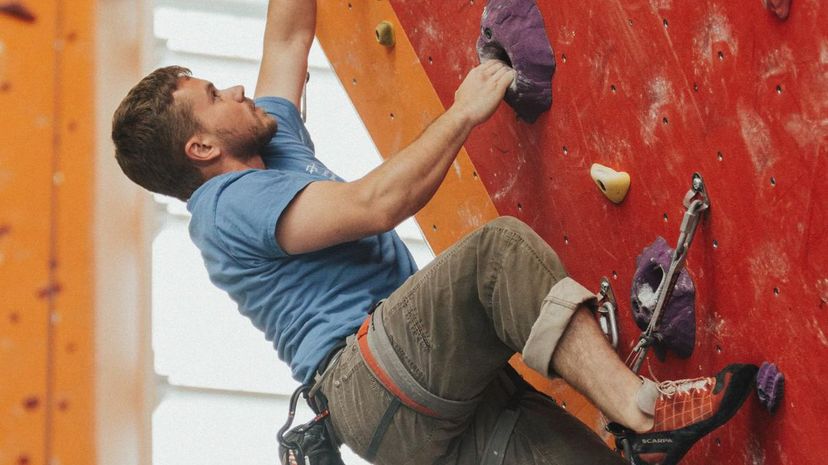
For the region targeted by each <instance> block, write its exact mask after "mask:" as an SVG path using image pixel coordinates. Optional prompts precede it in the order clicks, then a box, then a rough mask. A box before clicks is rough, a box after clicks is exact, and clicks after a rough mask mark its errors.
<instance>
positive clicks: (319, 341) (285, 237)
mask: <svg viewBox="0 0 828 465" xmlns="http://www.w3.org/2000/svg"><path fill="white" fill-rule="evenodd" d="M315 17H316V2H315V1H313V0H271V2H270V5H269V8H268V17H267V26H266V30H265V39H264V55H263V59H262V63H261V69H260V73H259V78H258V82H257V87H256V92H255V96H256V100H255V101H252V100H250V99H248V98H246V97H245V94H244V89H243V88H241V87H240V86H237V87H232V88H229V89H223V90H219V89H216V88H215V87H214V86H213V85H212V84H211V83H210V82H208V81H205V80H201V79H197V78H195V77H192V76H190V75H189V72H188V70H186V69H184V68H179V67H168V68H162V69H159V70H156V71H155V72H153V73H151V74H150V75H149V76H147V77H146V78H144V79H143V80H142V81H141V82H140V83H139V84H137V85H136V86H135V87H134V88H133V89H132V90H131V91H130V92H129V94H128V95H127V96H126V98H125V99H124V101H123V102H122V103H121V105H120V107H119V108H118V110H117V111H116V113H115V116H114V119H113V129H112V137H113V140H114V142H115V146H116V158H117V160H118V162H119V164H120V166H121V167H122V169H123V171H124V172H125V173H126V175H127V176H128V177H129V178H130V179H132V180H133V181H135V182H136V183H138V184H139V185H141V186H143V187H145V188H147V189H149V190H151V191H153V192H158V193H162V194H166V195H171V196H174V197H178V198H180V199H182V200H185V201H187V206H188V209H189V210H190V212H191V213H192V220H191V225H190V234H191V237H192V239H193V241H194V242H195V244H196V245H197V246H198V247H199V249H200V250H201V252H202V255H203V258H204V261H205V264H206V266H207V269H208V271H209V274H210V277H211V279H212V281H213V282H214V283H215V284H216V285H217V286H219V287H220V288H222V289H224V290H225V291H226V292H228V293H229V294H230V296H231V297H232V298H233V299H234V300H235V301H236V302H237V303H238V305H239V310H240V311H241V313H242V314H244V315H245V316H247V317H248V318H250V319H251V321H252V322H253V324H254V325H256V326H257V327H258V328H259V329H261V330H263V331H264V333H265V336H266V338H267V339H268V340H270V341H272V342H273V343H274V346H275V347H276V349H277V350H278V353H279V356H280V357H281V358H282V359H283V360H285V361H286V362H287V363H289V364H290V367H291V369H292V372H293V375H294V377H295V378H296V379H297V380H299V381H301V382H303V383H315V385H314V393H315V396H316V397H319V398H320V399H326V400H327V405H328V408H329V411H330V421H331V425H332V431H333V434H334V435H335V437H336V439H337V440H338V441H341V442H344V443H346V444H348V445H349V446H350V447H351V448H352V449H353V450H354V451H355V452H357V453H358V454H359V455H361V456H363V457H366V458H367V459H368V460H369V461H374V462H376V463H383V464H403V463H411V464H429V463H457V464H476V463H481V461H484V460H485V461H486V462H484V463H509V464H529V463H538V464H541V463H544V464H545V463H549V464H552V463H554V464H620V463H624V461H623V460H622V459H621V457H620V456H618V455H617V454H615V453H614V452H612V451H611V450H610V449H609V448H607V447H606V446H605V445H604V444H603V443H602V442H601V441H600V440H599V438H598V437H597V436H596V435H595V434H594V433H592V432H591V431H590V430H589V429H588V428H587V427H586V426H584V425H583V424H581V423H580V422H579V421H578V420H576V419H574V418H573V417H571V416H569V415H568V414H566V413H565V411H563V410H562V409H561V408H559V407H557V406H556V405H555V404H554V402H552V401H551V400H550V399H548V398H546V397H544V396H542V395H540V394H538V393H536V392H534V391H533V390H531V389H529V390H525V389H523V388H522V387H521V383H520V381H519V380H516V379H514V377H510V376H508V375H507V373H508V372H509V369H508V364H507V361H508V359H509V358H510V357H511V355H512V354H513V353H515V352H520V353H522V355H523V357H524V360H525V361H526V363H527V364H528V365H529V366H530V367H532V368H534V369H536V370H538V371H540V372H541V373H543V374H546V375H548V376H560V377H562V378H564V379H565V380H566V381H567V382H569V383H570V384H571V385H572V386H573V387H574V388H575V389H577V390H578V391H580V392H581V393H583V394H584V395H585V396H586V397H588V398H589V399H590V400H591V401H592V402H593V403H595V405H596V406H598V407H599V408H600V409H601V411H602V412H603V413H604V414H605V415H606V416H607V418H608V419H610V420H611V421H613V422H617V423H619V424H621V425H624V427H625V429H623V431H624V433H623V434H625V435H626V436H627V438H628V440H629V443H630V445H631V451H632V454H633V456H634V457H636V460H638V461H637V462H636V463H653V464H655V463H665V464H666V463H670V464H672V463H676V462H678V460H679V459H680V458H681V457H682V456H683V455H684V454H685V453H686V451H687V450H688V449H689V447H690V446H691V445H692V444H693V443H694V442H695V441H696V440H698V439H699V438H700V437H702V436H703V435H705V434H707V433H708V432H710V431H711V430H712V429H713V428H716V427H718V426H720V425H721V424H723V423H724V422H726V421H727V420H728V419H729V418H730V417H732V416H733V415H734V414H735V412H736V411H737V410H738V408H739V406H740V405H741V404H742V403H743V401H744V399H745V397H746V396H747V395H748V393H749V391H750V387H751V384H752V381H753V377H754V374H755V370H756V368H755V367H754V366H752V365H731V366H729V367H727V368H725V369H724V370H722V371H721V372H720V373H719V374H718V375H717V376H715V377H711V378H700V379H694V380H683V381H671V382H664V383H660V384H656V383H653V382H652V381H649V380H642V379H641V378H639V377H638V376H637V375H635V374H634V373H633V372H631V371H630V370H629V369H628V368H627V367H626V366H625V365H624V364H623V363H622V362H621V361H620V360H619V359H618V357H617V356H616V354H615V352H614V351H613V350H612V349H611V348H610V346H609V344H608V343H607V341H606V339H605V338H604V335H603V334H602V333H601V332H600V330H599V329H598V327H597V325H596V323H595V320H594V319H593V317H592V315H591V313H590V308H591V307H592V306H594V304H595V298H594V295H593V294H592V293H590V292H589V291H587V290H586V289H585V288H584V287H582V286H581V285H579V284H578V283H576V282H575V281H574V280H572V279H571V278H569V277H567V275H566V273H565V271H564V268H563V265H562V264H561V262H560V261H559V259H558V257H557V256H556V255H555V252H554V251H553V250H552V249H551V248H550V247H549V246H548V245H547V244H546V243H545V242H544V241H543V240H542V239H541V238H540V237H539V236H538V235H536V234H535V233H534V232H533V231H532V230H531V229H530V228H529V227H528V226H526V225H524V224H523V223H520V222H519V221H517V220H515V219H512V218H501V219H498V220H495V221H493V222H491V223H489V224H487V225H486V226H484V227H482V228H480V229H478V230H477V231H475V232H473V233H471V234H470V235H469V236H467V237H465V238H463V239H462V240H460V241H459V242H458V243H457V244H455V245H454V246H453V247H452V248H450V249H449V250H448V251H446V252H445V253H443V254H441V255H440V256H439V257H437V258H436V259H435V260H434V261H433V262H432V263H431V264H430V265H429V266H428V267H426V268H425V269H423V270H422V271H419V272H418V271H416V266H415V265H414V262H413V260H412V258H411V256H410V255H409V253H408V251H407V250H406V248H405V246H404V245H403V244H402V242H401V241H400V240H399V238H398V237H397V236H396V234H395V233H394V232H393V231H392V229H393V228H394V227H395V226H396V225H397V224H399V223H400V222H401V221H402V220H403V219H405V218H407V217H409V216H411V215H413V214H414V213H415V212H417V211H418V210H419V209H420V208H422V207H423V205H425V204H426V203H427V202H428V201H429V199H430V198H431V197H432V195H433V194H434V192H435V191H436V189H437V187H438V186H439V185H440V183H441V181H442V179H443V177H444V176H445V174H446V172H447V170H448V169H449V167H450V166H451V164H452V162H453V161H454V158H455V156H456V154H457V152H458V151H459V149H460V147H461V146H462V144H463V143H464V141H465V140H466V137H467V136H468V134H469V133H470V131H471V130H472V129H473V128H474V127H475V126H477V125H479V124H480V123H482V122H484V121H486V120H487V119H488V118H489V117H490V116H491V115H492V113H493V112H494V111H495V109H496V108H497V106H498V104H499V102H500V101H501V99H502V98H503V95H504V93H505V91H506V88H507V87H508V86H509V84H510V83H511V82H512V80H513V78H514V72H513V71H512V70H511V69H509V68H508V67H507V66H505V65H504V64H503V63H501V62H498V61H488V62H486V63H483V64H481V65H480V66H477V67H475V68H474V69H472V70H471V71H470V72H469V73H468V75H467V77H466V78H465V80H464V81H463V83H462V84H461V85H460V86H459V88H458V89H457V92H456V94H455V101H454V104H453V105H452V106H451V107H450V108H449V109H448V110H447V111H446V112H445V113H444V114H443V115H442V116H440V117H439V118H437V120H435V121H434V122H433V123H432V124H431V126H430V127H428V129H426V130H425V132H423V134H422V135H421V136H420V137H419V138H417V140H415V141H414V142H412V143H411V145H409V146H408V147H406V148H405V149H403V150H402V151H400V152H399V153H397V154H396V155H394V156H392V157H390V158H389V159H388V160H387V161H385V163H383V164H382V165H380V166H379V167H378V168H376V169H374V170H373V171H371V172H369V173H368V174H366V175H365V176H364V177H362V178H360V179H358V180H356V181H353V182H342V181H341V180H340V179H338V178H336V177H335V176H332V175H331V176H328V177H325V176H323V175H321V174H320V172H325V171H326V170H324V169H322V170H319V169H317V170H308V169H307V168H308V167H309V166H316V167H322V164H321V162H319V160H317V159H316V158H315V155H314V148H313V144H312V142H311V140H310V136H309V135H308V133H307V131H306V129H305V127H304V125H303V123H302V120H301V118H300V115H299V113H298V111H297V106H298V104H299V101H300V97H301V92H302V88H303V83H304V80H305V76H306V72H307V56H308V51H309V48H310V45H311V42H312V40H313V37H314V31H315V22H316V20H315ZM371 310H372V312H371V313H370V314H369V311H371ZM509 412H511V413H509ZM619 428H620V427H619ZM504 450H505V452H504Z"/></svg>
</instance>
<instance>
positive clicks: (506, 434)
mask: <svg viewBox="0 0 828 465" xmlns="http://www.w3.org/2000/svg"><path fill="white" fill-rule="evenodd" d="M378 306H379V304H378V305H376V306H375V308H376V307H378ZM373 310H374V309H372V311H371V313H370V314H369V315H368V318H366V319H365V321H364V322H363V324H362V326H361V327H360V328H359V331H358V332H357V344H358V345H359V351H360V355H361V356H362V359H363V361H364V362H365V365H366V366H367V367H368V369H369V371H370V372H371V373H372V374H373V376H374V378H376V380H377V381H378V382H379V383H380V384H381V385H382V386H383V387H384V388H385V389H386V390H387V391H388V392H389V393H390V394H391V395H392V396H393V399H392V401H391V403H390V404H389V405H388V407H387V408H386V410H385V413H384V414H383V416H382V418H381V419H380V421H379V423H378V425H377V427H376V428H375V429H374V433H373V435H372V437H371V440H370V442H369V445H368V450H367V451H366V453H365V458H366V459H367V460H368V461H372V460H374V458H375V457H376V454H377V452H378V451H379V447H380V445H381V444H382V439H383V437H384V436H385V432H386V431H387V430H388V427H389V425H390V424H391V422H392V421H393V418H394V416H395V415H396V413H397V411H399V409H400V407H401V406H403V405H404V406H406V407H408V408H410V409H412V410H414V411H416V412H418V413H420V414H422V415H426V416H429V417H433V418H443V419H457V418H462V417H464V416H467V415H470V414H471V413H472V412H473V411H474V409H475V408H476V406H477V403H478V401H479V398H473V399H470V400H466V401H456V400H449V399H444V398H442V397H439V396H437V395H435V394H433V393H431V392H430V391H429V390H428V389H427V388H425V387H424V386H423V385H421V384H420V383H419V382H418V381H417V380H416V379H414V377H413V376H412V375H411V373H410V372H409V371H408V369H407V368H406V367H405V365H403V363H402V361H401V360H400V358H399V356H398V355H397V353H396V351H395V350H394V347H393V346H392V345H391V340H390V339H389V338H388V334H387V333H386V330H385V325H384V323H383V321H382V316H381V315H380V314H378V313H375V312H374V311H373ZM505 373H506V375H508V376H509V379H510V381H511V384H512V385H513V386H514V391H513V395H512V398H511V400H510V403H509V405H508V406H507V407H506V408H505V409H504V410H503V411H502V412H501V413H500V416H499V417H498V419H497V422H496V423H495V427H494V429H493V430H492V433H491V436H490V437H489V439H488V441H487V444H486V449H485V451H484V454H483V458H482V461H481V465H502V463H503V459H504V453H505V451H506V447H507V445H508V443H509V440H510V438H511V436H512V431H513V430H514V427H515V424H516V423H517V420H518V418H519V416H520V410H519V409H518V404H519V401H520V399H521V397H522V396H523V393H524V392H525V391H526V389H527V386H528V385H527V384H526V382H525V381H523V379H522V378H520V375H518V374H517V373H516V372H514V371H513V370H512V369H511V368H510V367H508V366H507V368H506V370H505Z"/></svg>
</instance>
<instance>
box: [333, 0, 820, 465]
mask: <svg viewBox="0 0 828 465" xmlns="http://www.w3.org/2000/svg"><path fill="white" fill-rule="evenodd" d="M319 3H320V10H321V11H320V19H319V27H318V37H319V39H320V41H321V43H322V45H323V48H324V49H325V51H326V53H327V54H328V56H329V58H330V59H331V61H332V63H333V65H334V68H335V69H336V71H337V73H338V75H339V77H340V79H341V80H342V82H343V84H344V85H345V87H346V89H347V90H348V92H349V93H350V95H351V97H352V100H353V101H354V104H355V106H356V107H357V109H358V111H359V112H360V114H361V115H362V118H363V120H364V121H365V124H366V126H367V127H368V129H369V131H370V132H371V134H372V136H373V137H374V140H375V142H376V143H377V146H378V148H379V149H380V151H381V153H382V154H383V155H384V156H388V155H391V154H393V153H394V152H396V151H397V150H399V149H400V148H402V147H403V146H405V144H407V143H408V142H410V141H411V140H413V138H414V137H416V136H417V134H419V133H420V132H421V131H422V129H423V128H424V127H425V126H426V125H427V124H428V122H430V121H431V120H433V119H434V118H435V117H436V116H437V115H439V114H440V113H441V112H442V111H443V110H444V109H445V108H446V107H448V106H450V105H451V103H452V100H453V95H454V91H455V89H456V88H457V86H458V85H459V84H460V82H461V81H462V79H463V77H464V76H465V74H466V73H467V72H468V70H469V69H471V68H472V67H473V66H475V65H476V64H477V62H478V59H477V52H476V50H475V44H476V42H477V39H478V37H479V35H480V33H481V31H480V19H481V15H482V12H483V8H484V6H485V2H483V1H482V0H457V1H445V0H418V1H412V0H351V1H348V0H320V2H319ZM771 3H774V4H776V3H780V2H779V1H777V0H772V1H771ZM783 3H784V2H783ZM538 7H539V10H540V13H541V15H542V17H543V19H544V22H545V29H546V32H547V35H548V37H549V40H550V42H551V44H552V46H553V47H554V51H555V59H556V63H557V72H556V74H555V78H554V81H553V85H552V87H553V96H554V104H553V107H552V109H551V111H550V112H548V113H545V114H544V115H542V116H541V117H540V118H539V119H538V120H537V121H536V122H535V123H534V124H527V123H525V122H522V121H520V120H518V119H516V117H515V113H514V112H513V111H512V110H511V109H510V108H508V107H507V106H505V105H503V106H502V107H501V108H500V109H499V110H498V112H497V113H496V114H495V116H494V117H493V118H492V119H491V120H490V121H489V122H487V123H486V124H484V125H482V126H480V127H479V128H478V129H476V130H475V131H474V132H473V133H472V135H471V136H470V137H469V139H468V141H467V143H466V145H465V148H464V150H463V151H462V152H461V154H460V157H459V158H458V162H457V163H456V164H455V166H454V169H453V170H452V171H451V172H450V173H449V175H448V177H447V180H446V183H445V185H444V186H443V188H441V190H440V191H439V192H438V195H437V196H436V197H435V199H434V201H433V202H432V203H431V204H430V205H429V206H428V207H427V208H426V209H425V210H424V211H423V213H421V214H420V215H418V220H419V222H420V225H421V226H422V228H423V230H424V232H425V233H426V235H427V237H428V239H429V241H430V243H431V244H432V247H433V248H434V249H435V252H439V251H441V250H443V249H444V248H445V247H446V246H448V245H449V244H451V243H452V242H453V241H455V240H456V239H458V238H459V237H460V236H461V235H462V234H464V233H465V232H467V231H469V230H471V229H473V228H475V227H477V226H479V225H480V224H482V223H484V222H485V221H486V220H488V219H490V218H492V217H494V216H495V215H496V214H500V215H512V216H515V217H517V218H520V219H522V220H523V221H525V222H526V223H528V224H529V225H531V226H532V227H533V228H534V229H535V230H536V231H537V232H538V233H540V234H541V236H543V237H544V238H545V239H546V240H547V241H548V242H549V244H550V245H552V246H553V247H554V248H555V249H556V250H557V251H558V252H559V254H560V256H561V257H562V259H563V260H564V262H565V263H566V265H567V268H568V270H569V272H570V274H571V275H573V276H574V277H575V278H576V279H578V280H579V281H581V282H582V283H584V284H585V285H587V286H591V287H594V288H595V289H596V291H597V290H598V286H599V282H600V278H601V277H602V276H608V277H609V278H610V281H611V284H612V286H613V289H614V291H615V293H616V295H617V296H618V297H619V307H620V308H619V311H620V315H619V317H620V322H621V343H620V346H619V352H620V353H621V355H622V356H626V355H627V353H628V352H629V350H630V348H631V347H632V346H633V345H634V344H635V342H636V339H637V336H638V334H639V330H638V328H637V327H636V326H635V325H634V323H633V321H632V317H631V314H630V300H629V295H630V286H631V281H632V276H633V273H634V272H635V259H636V257H637V255H638V254H639V253H640V252H641V250H642V249H643V248H644V247H646V246H647V245H649V244H651V243H652V242H653V241H654V240H655V238H656V237H657V236H663V237H664V238H666V239H667V241H668V242H670V244H672V245H673V246H675V243H676V240H677V238H678V233H679V226H680V223H681V219H682V215H683V213H684V207H683V206H682V198H683V196H684V195H685V193H686V192H687V191H688V189H689V188H690V181H691V176H692V174H693V173H694V172H699V173H701V175H702V176H703V177H704V180H705V184H706V187H707V191H708V194H709V196H710V202H711V208H710V210H709V212H708V213H707V214H706V216H705V218H704V220H703V222H702V223H701V224H700V226H699V231H698V233H697V235H696V238H695V241H694V243H693V246H692V248H691V250H690V254H689V259H688V261H687V269H688V270H689V273H690V275H691V277H692V278H693V280H694V281H695V285H696V288H697V291H696V292H697V296H696V325H697V326H696V333H697V334H696V342H695V347H694V352H693V354H692V356H691V357H690V358H689V359H678V358H675V357H672V356H668V358H667V359H666V360H665V361H664V362H660V361H658V360H657V359H655V358H652V357H651V360H652V362H651V363H650V364H645V369H644V373H645V374H646V373H647V372H648V370H649V369H648V365H649V366H650V367H651V369H652V372H653V373H654V374H655V375H657V376H658V377H659V378H660V379H665V378H667V379H669V378H672V377H693V376H699V375H704V374H708V373H712V372H714V371H717V370H718V369H720V368H722V367H723V366H725V365H727V364H728V363H732V362H752V363H757V364H759V363H761V362H763V361H771V362H774V363H776V364H777V365H778V366H779V368H780V369H781V370H782V372H783V373H784V374H785V376H786V381H787V384H786V392H785V397H784V398H783V399H782V401H781V403H780V405H779V407H778V408H777V410H776V411H775V413H773V414H771V413H769V412H767V411H766V410H764V409H763V407H762V406H761V405H760V404H759V402H758V401H757V400H756V398H755V397H754V398H751V399H749V400H748V402H747V405H746V408H744V409H743V410H742V411H741V412H740V413H739V414H738V415H737V416H736V417H735V418H734V419H733V420H732V421H731V422H730V423H729V424H728V425H727V426H725V427H724V428H722V429H720V430H718V431H716V432H715V433H714V434H712V435H711V436H709V437H708V438H706V439H704V440H703V441H701V442H700V443H699V444H697V445H696V447H695V448H694V449H693V451H692V452H691V453H690V455H688V458H687V460H686V461H685V462H684V463H690V464H702V463H717V464H733V465H736V464H739V465H741V464H767V465H781V464H814V465H816V464H821V463H823V462H824V456H825V454H826V452H828V451H827V450H826V446H825V444H826V443H828V432H826V430H825V429H824V428H821V421H822V418H821V416H822V415H824V414H825V412H826V411H828V408H827V407H828V401H826V400H825V399H826V397H827V395H828V391H826V389H825V387H824V380H825V379H826V377H828V363H826V357H828V336H827V335H826V332H828V242H827V241H825V240H824V236H825V235H826V233H828V198H827V197H826V196H825V195H823V192H822V191H823V184H822V180H823V179H824V177H825V173H826V172H828V4H825V3H824V2H820V1H819V0H798V1H797V0H794V2H793V4H792V5H791V11H790V16H789V17H788V18H787V19H786V20H783V19H780V18H779V17H778V16H777V15H776V14H774V12H772V11H769V10H768V9H766V8H765V6H764V4H763V2H762V1H761V0H750V1H747V0H745V1H740V2H732V1H725V0H702V1H699V2H689V1H688V2H680V1H672V0H648V1H640V0H639V1H635V0H634V1H629V2H608V1H603V0H578V1H574V0H555V1H553V0H539V1H538ZM381 21H388V22H389V23H390V24H391V25H392V27H393V28H394V33H395V45H394V46H393V47H391V46H386V45H382V44H379V43H378V41H377V40H376V35H375V28H376V26H377V25H378V24H379V23H380V22H381ZM592 163H601V164H603V165H607V166H609V167H611V168H614V169H616V170H619V171H625V172H628V173H629V174H630V176H631V180H632V181H631V188H630V191H629V194H628V196H627V198H626V199H625V200H624V201H623V203H621V204H620V205H615V204H612V203H610V202H609V201H608V200H607V199H606V198H605V197H604V196H603V195H602V194H601V193H600V192H599V190H598V189H597V187H596V186H595V184H594V183H593V181H592V179H591V178H590V176H589V168H590V166H591V164H592ZM516 363H519V362H516ZM530 377H531V376H530ZM542 385H543V387H544V389H546V390H547V392H550V393H551V394H552V395H553V396H555V397H556V398H557V399H558V400H559V401H561V403H564V404H567V403H568V404H567V407H568V408H569V409H570V410H571V411H572V412H573V413H574V414H576V415H578V416H579V417H581V418H582V419H584V420H585V421H586V422H587V423H588V424H590V425H591V426H593V428H595V429H596V430H598V431H600V429H601V426H602V421H601V419H600V417H599V416H597V415H596V413H595V411H594V409H592V408H591V407H590V406H588V405H586V404H585V402H584V401H583V399H580V398H579V397H578V396H577V395H575V394H573V393H572V392H570V391H569V390H568V389H567V388H566V387H564V386H562V385H561V384H560V383H542Z"/></svg>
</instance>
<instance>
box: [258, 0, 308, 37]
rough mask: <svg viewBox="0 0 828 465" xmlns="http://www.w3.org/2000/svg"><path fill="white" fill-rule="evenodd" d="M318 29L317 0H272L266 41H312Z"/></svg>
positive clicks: (269, 5)
mask: <svg viewBox="0 0 828 465" xmlns="http://www.w3.org/2000/svg"><path fill="white" fill-rule="evenodd" d="M315 31H316V0H270V2H269V3H268V6H267V23H266V26H265V43H267V42H271V43H277V44H278V43H290V42H294V41H296V40H306V41H312V40H313V36H314V33H315Z"/></svg>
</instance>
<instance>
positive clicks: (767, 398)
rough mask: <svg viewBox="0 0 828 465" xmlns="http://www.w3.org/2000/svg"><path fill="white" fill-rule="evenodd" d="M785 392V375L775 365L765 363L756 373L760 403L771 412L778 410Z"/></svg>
mask: <svg viewBox="0 0 828 465" xmlns="http://www.w3.org/2000/svg"><path fill="white" fill-rule="evenodd" d="M784 392H785V375H783V374H782V372H780V371H779V368H777V366H776V365H775V364H773V363H770V362H764V363H763V364H762V366H761V367H759V372H758V373H756V393H757V394H759V402H760V403H761V404H762V405H763V406H765V408H766V409H768V411H769V412H773V411H774V410H776V407H777V406H778V405H779V400H780V399H782V395H783V394H784Z"/></svg>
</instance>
